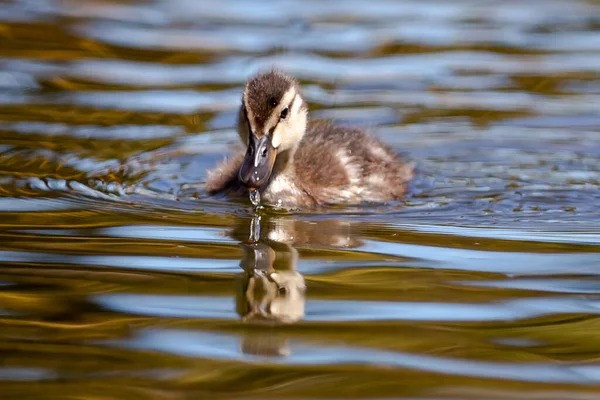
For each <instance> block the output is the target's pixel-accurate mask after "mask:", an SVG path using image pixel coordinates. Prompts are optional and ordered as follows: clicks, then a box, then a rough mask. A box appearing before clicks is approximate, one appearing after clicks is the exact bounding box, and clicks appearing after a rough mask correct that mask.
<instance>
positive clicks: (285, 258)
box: [236, 217, 306, 323]
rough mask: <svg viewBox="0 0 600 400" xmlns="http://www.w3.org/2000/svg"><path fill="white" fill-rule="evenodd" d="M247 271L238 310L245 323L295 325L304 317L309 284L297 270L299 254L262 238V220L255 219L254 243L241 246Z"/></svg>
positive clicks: (244, 266)
mask: <svg viewBox="0 0 600 400" xmlns="http://www.w3.org/2000/svg"><path fill="white" fill-rule="evenodd" d="M240 246H241V247H242V249H243V251H244V257H243V259H242V261H241V263H240V266H241V268H242V269H243V270H244V272H243V273H242V275H241V276H240V278H241V279H240V282H239V283H240V287H239V290H238V291H237V294H238V295H237V301H236V311H237V313H238V314H239V315H240V316H241V318H242V320H244V321H261V322H280V323H293V322H297V321H299V320H301V319H302V318H303V317H304V305H305V302H306V297H305V291H306V285H305V282H304V277H303V276H302V275H301V274H300V273H299V272H298V271H297V264H298V251H297V250H296V249H295V248H293V247H292V246H291V245H289V244H287V243H283V242H280V243H277V242H274V241H272V240H269V239H261V232H260V218H259V217H255V218H254V219H253V220H252V226H251V229H250V240H249V241H245V242H242V243H240Z"/></svg>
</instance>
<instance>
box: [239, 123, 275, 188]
mask: <svg viewBox="0 0 600 400" xmlns="http://www.w3.org/2000/svg"><path fill="white" fill-rule="evenodd" d="M276 155H277V150H276V149H275V148H274V147H273V145H272V144H271V138H270V137H269V135H265V136H263V137H261V138H259V137H257V136H256V135H254V134H251V135H250V137H249V139H248V150H247V151H246V156H245V157H244V162H243V163H242V167H241V168H240V172H239V175H238V176H239V179H240V181H241V182H242V183H243V184H244V185H246V186H248V187H249V188H255V189H256V188H259V187H261V186H262V185H264V184H265V182H267V181H268V180H269V177H270V176H271V171H272V169H273V164H274V163H275V156H276Z"/></svg>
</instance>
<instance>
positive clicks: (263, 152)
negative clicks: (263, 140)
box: [260, 147, 267, 158]
mask: <svg viewBox="0 0 600 400" xmlns="http://www.w3.org/2000/svg"><path fill="white" fill-rule="evenodd" d="M260 156H261V157H263V158H265V157H266V156H267V148H266V147H263V148H262V150H261V151H260Z"/></svg>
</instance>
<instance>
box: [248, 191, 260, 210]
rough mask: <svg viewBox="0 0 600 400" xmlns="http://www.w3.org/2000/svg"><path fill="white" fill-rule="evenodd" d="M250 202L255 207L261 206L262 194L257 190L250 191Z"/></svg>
mask: <svg viewBox="0 0 600 400" xmlns="http://www.w3.org/2000/svg"><path fill="white" fill-rule="evenodd" d="M250 202H251V203H252V205H253V206H254V207H258V205H259V204H260V193H259V192H258V190H256V189H250Z"/></svg>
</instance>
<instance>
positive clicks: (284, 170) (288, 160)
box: [273, 147, 296, 179]
mask: <svg viewBox="0 0 600 400" xmlns="http://www.w3.org/2000/svg"><path fill="white" fill-rule="evenodd" d="M295 153H296V148H295V147H294V148H292V149H290V150H286V151H283V152H281V153H279V154H278V155H277V158H276V159H275V165H273V178H274V179H275V178H277V177H278V176H279V177H285V178H294V176H295V175H296V171H295V168H294V154H295Z"/></svg>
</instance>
